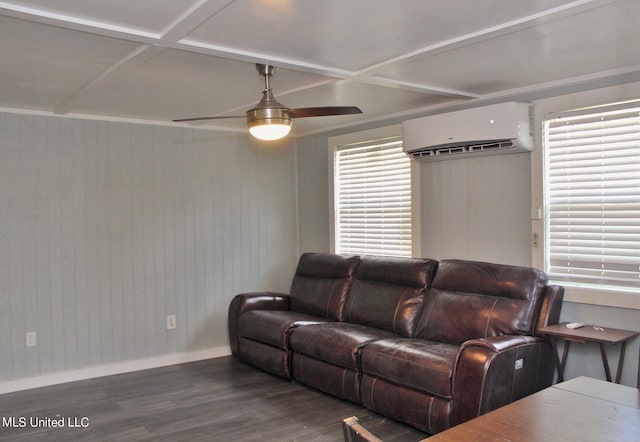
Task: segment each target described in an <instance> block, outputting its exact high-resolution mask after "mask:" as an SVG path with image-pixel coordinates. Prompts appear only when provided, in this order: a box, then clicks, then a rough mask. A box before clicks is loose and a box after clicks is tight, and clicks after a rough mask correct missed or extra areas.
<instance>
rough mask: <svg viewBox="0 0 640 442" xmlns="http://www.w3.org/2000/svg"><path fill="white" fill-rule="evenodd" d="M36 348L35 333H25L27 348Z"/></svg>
mask: <svg viewBox="0 0 640 442" xmlns="http://www.w3.org/2000/svg"><path fill="white" fill-rule="evenodd" d="M35 346H36V332H27V347H35Z"/></svg>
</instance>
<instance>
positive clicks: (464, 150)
mask: <svg viewBox="0 0 640 442" xmlns="http://www.w3.org/2000/svg"><path fill="white" fill-rule="evenodd" d="M516 148H517V146H516V145H515V144H514V143H513V141H512V140H500V141H486V142H482V143H475V144H461V145H458V146H447V147H440V148H435V149H426V150H422V151H414V152H409V153H408V154H409V155H410V156H411V158H414V159H417V160H419V159H435V158H434V157H445V156H449V155H450V156H454V155H462V154H470V153H471V154H472V153H477V154H479V153H489V152H491V151H504V150H511V149H516ZM442 159H445V158H442Z"/></svg>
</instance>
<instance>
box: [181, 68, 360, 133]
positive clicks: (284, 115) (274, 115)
mask: <svg viewBox="0 0 640 442" xmlns="http://www.w3.org/2000/svg"><path fill="white" fill-rule="evenodd" d="M256 68H257V69H258V72H259V73H260V75H261V76H264V91H262V100H260V102H259V103H258V104H256V105H255V106H254V107H253V108H251V109H249V110H248V111H247V113H246V115H231V116H221V117H195V118H180V119H177V120H173V121H174V122H186V121H201V120H218V119H223V118H246V119H247V126H248V127H249V132H251V135H253V136H254V137H256V138H259V139H261V140H277V139H280V138H282V137H284V136H286V135H287V134H288V133H289V131H290V130H291V123H292V121H291V120H292V119H293V118H306V117H325V116H330V115H349V114H361V113H362V111H361V110H360V108H358V107H356V106H324V107H300V108H297V109H289V108H288V107H286V106H284V105H282V104H280V103H278V101H277V100H276V99H275V97H274V96H273V92H272V91H271V85H270V84H269V78H270V77H271V76H273V74H274V73H275V72H276V70H277V69H278V68H277V67H275V66H270V65H268V64H261V63H258V64H256Z"/></svg>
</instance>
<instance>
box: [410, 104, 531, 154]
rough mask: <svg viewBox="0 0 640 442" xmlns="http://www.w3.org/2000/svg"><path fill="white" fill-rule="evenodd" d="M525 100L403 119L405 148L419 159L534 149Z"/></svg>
mask: <svg viewBox="0 0 640 442" xmlns="http://www.w3.org/2000/svg"><path fill="white" fill-rule="evenodd" d="M532 128H533V124H532V115H531V112H530V106H529V104H527V103H500V104H494V105H490V106H484V107H476V108H473V109H465V110H461V111H456V112H449V113H445V114H438V115H432V116H429V117H423V118H417V119H415V120H409V121H404V122H403V123H402V138H403V145H404V151H405V153H406V154H407V155H409V156H410V157H411V158H414V159H416V160H419V161H437V160H447V159H453V158H460V157H463V156H464V157H467V155H468V156H481V155H497V154H503V153H517V152H526V151H531V150H532V149H533V133H532Z"/></svg>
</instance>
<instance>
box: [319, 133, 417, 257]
mask: <svg viewBox="0 0 640 442" xmlns="http://www.w3.org/2000/svg"><path fill="white" fill-rule="evenodd" d="M392 137H402V126H401V125H399V124H397V125H393V126H385V127H380V128H376V129H370V130H365V131H359V132H352V133H348V134H344V135H338V136H334V137H329V139H328V149H327V159H328V171H329V179H328V182H329V198H328V200H329V250H330V252H331V253H335V252H336V216H335V215H336V212H335V210H336V206H335V185H334V179H335V176H334V154H335V152H336V150H337V149H338V147H339V146H344V145H346V144H352V143H359V142H366V141H369V140H377V139H385V138H392ZM410 164H411V256H421V251H420V231H419V226H420V220H419V214H420V198H419V196H418V190H419V189H420V186H419V184H420V183H419V176H420V175H419V173H418V171H417V165H416V162H415V161H411V163H410Z"/></svg>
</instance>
